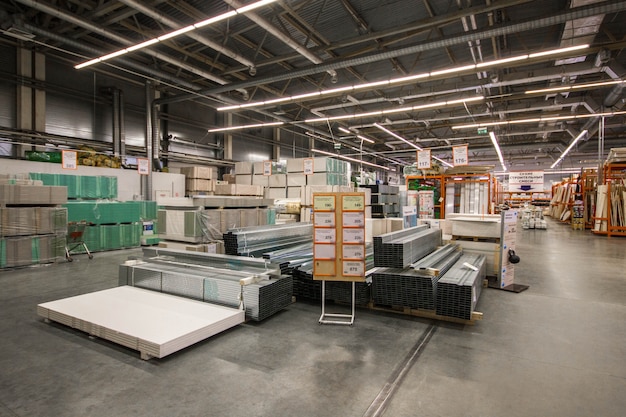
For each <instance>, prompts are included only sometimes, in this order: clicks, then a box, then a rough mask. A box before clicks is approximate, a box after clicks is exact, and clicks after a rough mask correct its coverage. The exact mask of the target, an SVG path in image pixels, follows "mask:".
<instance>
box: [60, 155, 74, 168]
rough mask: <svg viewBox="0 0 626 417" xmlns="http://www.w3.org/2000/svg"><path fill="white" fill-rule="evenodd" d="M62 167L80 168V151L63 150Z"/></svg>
mask: <svg viewBox="0 0 626 417" xmlns="http://www.w3.org/2000/svg"><path fill="white" fill-rule="evenodd" d="M61 167H62V168H63V169H78V152H76V151H62V152H61Z"/></svg>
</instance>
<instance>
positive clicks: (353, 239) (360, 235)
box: [342, 229, 365, 243]
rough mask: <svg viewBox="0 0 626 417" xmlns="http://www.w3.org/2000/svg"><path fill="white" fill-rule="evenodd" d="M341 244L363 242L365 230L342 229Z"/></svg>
mask: <svg viewBox="0 0 626 417" xmlns="http://www.w3.org/2000/svg"><path fill="white" fill-rule="evenodd" d="M342 232H343V233H342V238H343V243H363V242H365V229H343V231H342Z"/></svg>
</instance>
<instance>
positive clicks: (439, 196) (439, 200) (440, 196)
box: [406, 175, 446, 219]
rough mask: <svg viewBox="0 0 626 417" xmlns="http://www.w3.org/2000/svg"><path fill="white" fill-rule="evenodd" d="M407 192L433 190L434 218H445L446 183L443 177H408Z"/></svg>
mask: <svg viewBox="0 0 626 417" xmlns="http://www.w3.org/2000/svg"><path fill="white" fill-rule="evenodd" d="M406 189H407V192H415V191H427V190H432V191H434V193H435V196H434V205H433V209H434V217H435V219H443V218H445V210H444V207H445V196H446V193H445V181H444V176H443V175H407V176H406Z"/></svg>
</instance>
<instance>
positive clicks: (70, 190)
mask: <svg viewBox="0 0 626 417" xmlns="http://www.w3.org/2000/svg"><path fill="white" fill-rule="evenodd" d="M29 175H30V178H31V179H33V180H40V181H42V182H43V184H44V185H54V186H64V187H67V198H70V199H73V198H84V199H98V198H110V199H115V198H117V177H114V176H103V175H99V176H92V175H68V174H46V173H39V172H31V173H30V174H29Z"/></svg>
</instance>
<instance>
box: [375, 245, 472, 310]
mask: <svg viewBox="0 0 626 417" xmlns="http://www.w3.org/2000/svg"><path fill="white" fill-rule="evenodd" d="M460 257H461V250H460V248H459V246H458V245H454V244H449V245H446V246H443V247H442V248H440V249H438V250H436V251H435V252H433V253H431V254H430V255H427V256H426V257H424V258H422V259H421V260H419V261H418V262H416V263H415V264H413V265H411V267H410V268H405V269H400V268H378V270H377V271H376V272H374V274H372V299H373V301H374V303H376V304H378V305H386V306H402V307H409V308H417V309H423V310H435V295H436V293H437V282H438V281H439V278H440V277H441V276H442V275H443V274H445V273H446V271H448V270H449V269H450V268H451V267H452V265H454V263H455V262H456V261H457V260H458V259H459V258H460Z"/></svg>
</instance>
